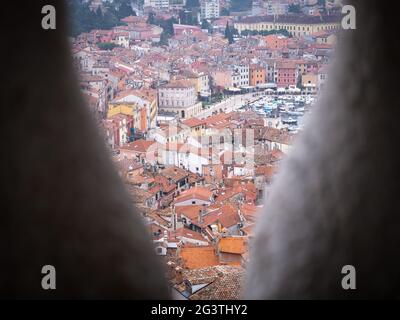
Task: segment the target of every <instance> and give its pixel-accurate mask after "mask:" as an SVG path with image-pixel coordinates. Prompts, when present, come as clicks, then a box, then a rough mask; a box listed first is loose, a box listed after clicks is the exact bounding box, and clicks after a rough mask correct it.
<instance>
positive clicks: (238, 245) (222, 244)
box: [218, 237, 247, 254]
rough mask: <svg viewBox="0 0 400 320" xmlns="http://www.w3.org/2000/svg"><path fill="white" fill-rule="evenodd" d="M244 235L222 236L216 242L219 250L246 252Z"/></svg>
mask: <svg viewBox="0 0 400 320" xmlns="http://www.w3.org/2000/svg"><path fill="white" fill-rule="evenodd" d="M246 243H247V238H246V237H226V238H222V239H221V240H220V241H219V243H218V250H219V251H220V252H226V253H235V254H242V253H245V252H246V250H247V249H246V246H247V245H246Z"/></svg>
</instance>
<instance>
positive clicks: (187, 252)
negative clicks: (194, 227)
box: [179, 247, 219, 269]
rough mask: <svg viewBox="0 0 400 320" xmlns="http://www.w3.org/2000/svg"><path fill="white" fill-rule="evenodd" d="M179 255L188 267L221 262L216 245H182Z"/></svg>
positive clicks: (209, 265) (195, 267)
mask: <svg viewBox="0 0 400 320" xmlns="http://www.w3.org/2000/svg"><path fill="white" fill-rule="evenodd" d="M179 256H180V257H181V258H182V260H183V266H184V267H185V268H187V269H199V268H205V267H211V266H216V265H218V264H219V261H218V257H217V255H216V252H215V249H214V247H182V248H181V250H180V253H179Z"/></svg>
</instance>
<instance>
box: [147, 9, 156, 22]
mask: <svg viewBox="0 0 400 320" xmlns="http://www.w3.org/2000/svg"><path fill="white" fill-rule="evenodd" d="M146 22H147V23H148V24H156V15H155V14H154V12H149V16H148V17H147V21H146Z"/></svg>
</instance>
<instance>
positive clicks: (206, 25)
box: [201, 19, 213, 33]
mask: <svg viewBox="0 0 400 320" xmlns="http://www.w3.org/2000/svg"><path fill="white" fill-rule="evenodd" d="M201 28H202V29H206V30H208V32H209V33H212V32H213V27H212V25H211V24H210V23H209V22H208V21H207V20H206V19H204V20H203V21H202V22H201Z"/></svg>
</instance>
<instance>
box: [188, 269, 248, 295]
mask: <svg viewBox="0 0 400 320" xmlns="http://www.w3.org/2000/svg"><path fill="white" fill-rule="evenodd" d="M214 269H216V271H217V274H218V277H217V278H215V279H214V281H213V282H212V283H211V284H209V285H208V286H206V287H204V288H203V289H201V290H199V291H197V292H196V293H195V294H193V295H191V296H190V297H189V299H190V300H238V299H240V298H241V296H242V290H243V283H244V276H245V271H244V269H243V268H241V267H233V266H216V267H214Z"/></svg>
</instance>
